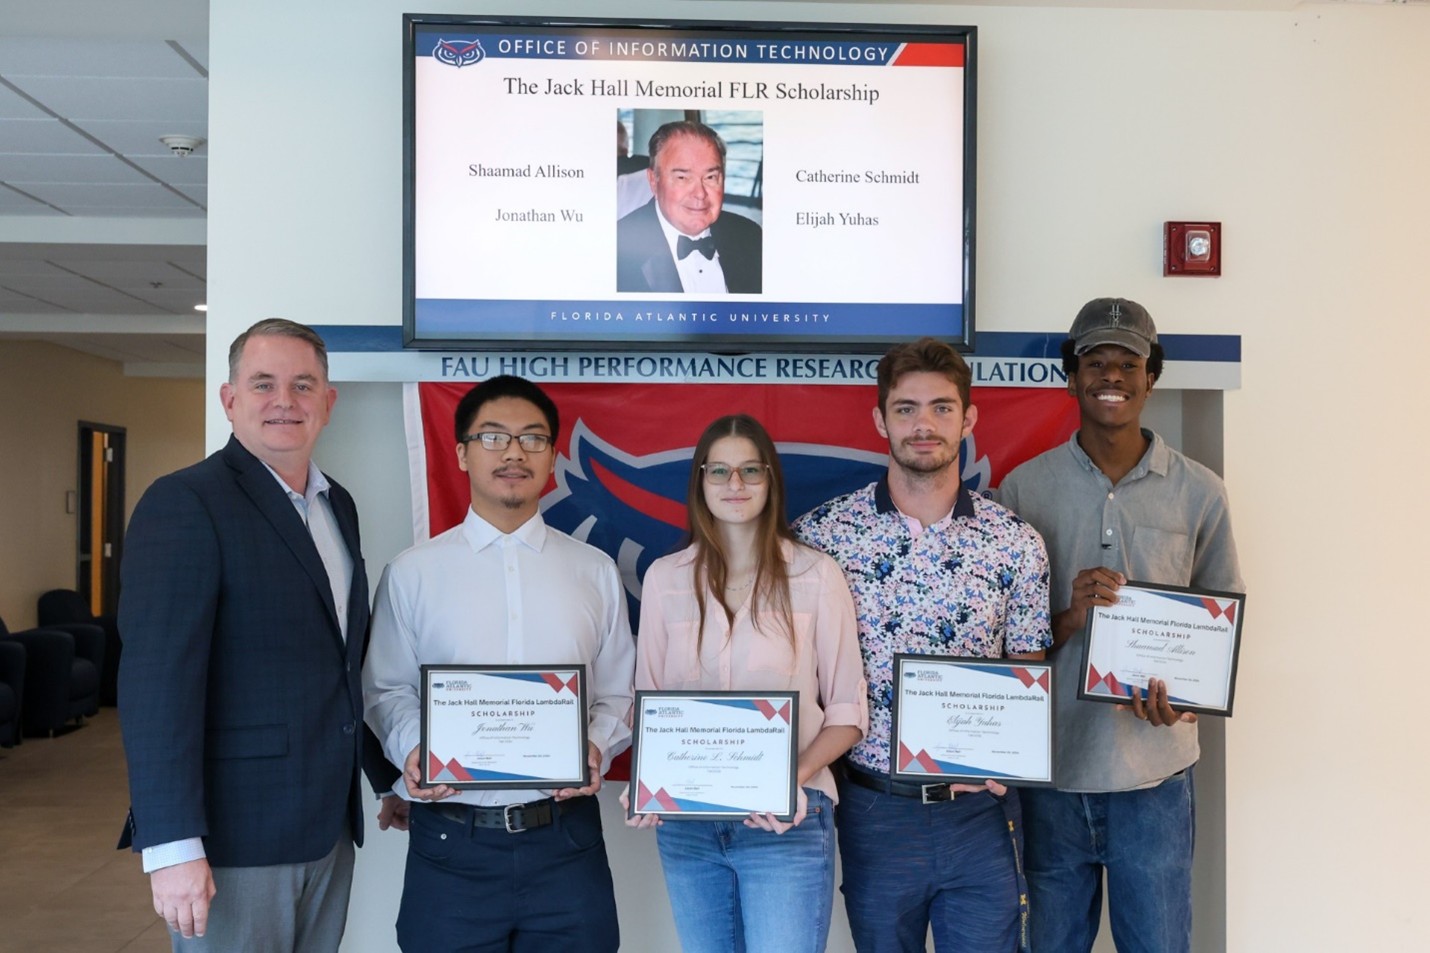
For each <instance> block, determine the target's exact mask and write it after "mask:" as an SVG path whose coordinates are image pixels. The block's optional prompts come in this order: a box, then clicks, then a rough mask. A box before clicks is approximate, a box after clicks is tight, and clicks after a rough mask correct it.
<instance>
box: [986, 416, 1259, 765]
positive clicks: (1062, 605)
mask: <svg viewBox="0 0 1430 953" xmlns="http://www.w3.org/2000/svg"><path fill="white" fill-rule="evenodd" d="M1142 433H1143V434H1144V435H1145V436H1146V437H1147V438H1148V439H1149V440H1150V441H1151V445H1150V446H1148V448H1147V452H1146V453H1144V454H1143V455H1142V459H1141V460H1139V461H1138V463H1137V466H1135V467H1133V469H1132V472H1130V473H1128V474H1127V475H1126V476H1125V477H1123V478H1122V479H1121V480H1120V481H1119V482H1118V483H1117V485H1116V486H1114V485H1113V484H1112V481H1110V480H1109V479H1108V478H1107V477H1106V476H1105V475H1104V474H1103V472H1102V471H1101V470H1099V469H1098V468H1097V466H1096V465H1095V464H1094V463H1093V462H1092V460H1091V458H1089V457H1088V455H1087V454H1086V453H1085V452H1084V451H1083V449H1082V447H1081V446H1079V444H1078V442H1077V434H1073V435H1072V437H1071V438H1069V440H1068V442H1067V443H1065V444H1063V445H1062V446H1059V447H1054V448H1053V449H1051V450H1049V451H1047V452H1046V453H1043V454H1041V455H1039V456H1037V457H1034V458H1033V459H1032V460H1029V461H1028V462H1027V463H1024V464H1023V465H1022V466H1020V467H1018V468H1017V469H1015V470H1014V471H1013V472H1012V473H1010V474H1008V476H1007V477H1005V478H1004V480H1003V483H1002V485H1001V486H1000V487H999V491H998V495H999V499H1000V501H1001V502H1002V503H1003V505H1004V506H1006V507H1008V508H1009V509H1011V510H1012V511H1013V512H1015V513H1017V514H1018V515H1019V516H1021V517H1023V519H1025V520H1027V521H1028V522H1029V523H1031V524H1032V526H1033V528H1034V529H1036V530H1037V531H1038V532H1039V533H1041V534H1042V537H1043V540H1044V542H1045V543H1046V544H1047V547H1048V557H1049V559H1050V561H1051V563H1052V586H1051V601H1052V611H1053V614H1054V615H1056V614H1057V613H1059V612H1061V611H1063V610H1064V609H1066V608H1067V607H1068V606H1069V605H1071V604H1072V581H1073V579H1074V577H1076V576H1077V574H1078V573H1079V572H1081V571H1082V570H1084V569H1091V568H1093V567H1096V566H1105V567H1107V568H1108V569H1114V570H1117V571H1118V572H1121V573H1123V574H1124V575H1126V576H1127V578H1128V579H1133V580H1137V581H1139V582H1149V583H1161V584H1164V585H1173V586H1197V587H1199V588H1203V589H1218V590H1222V591H1225V592H1244V591H1245V588H1244V586H1243V584H1242V581H1241V569H1240V566H1239V565H1238V563H1237V558H1236V541H1235V540H1234V539H1233V538H1232V534H1231V514H1230V511H1229V509H1228V507H1227V497H1226V487H1225V486H1224V485H1223V484H1222V482H1221V479H1220V478H1219V477H1217V475H1216V474H1214V473H1212V472H1211V471H1210V470H1208V469H1207V468H1206V467H1204V466H1202V465H1201V464H1200V463H1197V462H1196V461H1194V460H1190V459H1188V458H1187V457H1185V456H1183V455H1182V454H1181V453H1178V452H1177V451H1176V450H1173V449H1172V448H1171V447H1169V446H1167V444H1166V443H1165V442H1164V441H1163V440H1162V438H1161V437H1159V436H1157V435H1156V434H1155V433H1153V432H1152V431H1150V430H1143V431H1142ZM1086 637H1087V633H1086V630H1085V629H1084V630H1083V631H1080V632H1078V633H1077V634H1076V635H1074V636H1073V637H1072V638H1070V639H1068V641H1067V642H1065V643H1063V645H1062V646H1061V647H1059V648H1058V649H1056V650H1054V651H1053V653H1052V662H1053V679H1054V681H1055V683H1056V685H1057V701H1056V718H1057V759H1058V760H1057V767H1056V782H1057V786H1058V789H1059V790H1062V791H1075V792H1080V793H1102V792H1109V791H1127V790H1133V789H1136V788H1145V787H1151V786H1153V785H1156V784H1159V783H1161V782H1162V781H1163V780H1165V779H1166V778H1168V777H1170V776H1172V775H1173V774H1176V773H1177V772H1179V771H1182V770H1183V769H1185V768H1187V767H1189V766H1190V765H1192V764H1194V763H1195V762H1196V760H1197V758H1198V756H1199V755H1200V751H1201V749H1200V746H1199V744H1198V741H1197V726H1196V725H1195V724H1188V723H1186V722H1182V723H1179V724H1176V725H1172V726H1170V727H1157V726H1155V725H1151V724H1148V723H1147V722H1144V721H1138V720H1137V719H1136V718H1134V717H1132V715H1131V714H1130V713H1129V712H1126V711H1119V710H1118V709H1117V708H1115V707H1114V706H1112V705H1109V704H1106V703H1102V702H1091V701H1079V700H1078V697H1077V688H1078V681H1079V679H1080V678H1081V673H1082V653H1083V642H1084V640H1085V639H1086Z"/></svg>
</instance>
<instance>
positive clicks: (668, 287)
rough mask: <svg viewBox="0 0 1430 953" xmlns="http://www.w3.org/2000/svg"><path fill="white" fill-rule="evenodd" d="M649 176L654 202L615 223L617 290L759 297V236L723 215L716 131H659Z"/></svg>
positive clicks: (681, 126) (686, 127)
mask: <svg viewBox="0 0 1430 953" xmlns="http://www.w3.org/2000/svg"><path fill="white" fill-rule="evenodd" d="M646 176H647V177H648V179H649V180H650V190H651V193H652V194H653V195H654V196H655V197H654V198H653V199H651V200H650V201H649V202H647V203H646V204H645V205H642V206H641V207H640V208H638V209H636V210H635V211H634V212H631V213H630V214H629V215H627V216H625V217H624V218H622V219H621V220H620V221H618V222H617V223H616V290H617V291H660V292H673V293H677V294H678V293H682V292H683V293H686V294H724V293H727V292H729V293H734V294H759V293H760V289H761V286H762V278H761V264H762V262H761V254H762V248H761V246H762V244H763V233H762V232H761V231H760V226H759V225H756V224H755V223H754V222H752V221H750V220H749V219H748V218H745V217H744V216H741V215H735V214H733V213H731V214H727V213H724V212H722V208H723V206H724V204H725V143H724V141H723V140H722V139H721V138H720V136H719V135H718V134H717V133H716V132H715V130H714V129H711V128H710V127H709V126H706V125H704V124H703V123H698V122H668V123H666V124H665V125H663V126H661V127H660V128H659V129H657V130H656V131H655V135H653V136H651V137H650V168H649V169H647V170H646Z"/></svg>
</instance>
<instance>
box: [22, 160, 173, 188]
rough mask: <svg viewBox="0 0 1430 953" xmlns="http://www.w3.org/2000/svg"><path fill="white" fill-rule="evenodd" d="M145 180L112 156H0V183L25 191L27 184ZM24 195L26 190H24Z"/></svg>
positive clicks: (131, 181) (138, 173)
mask: <svg viewBox="0 0 1430 953" xmlns="http://www.w3.org/2000/svg"><path fill="white" fill-rule="evenodd" d="M147 181H149V180H148V179H146V178H144V175H143V174H142V173H140V172H136V171H135V170H134V169H132V168H131V167H130V166H128V165H126V164H125V163H123V162H120V161H119V160H118V159H116V158H115V157H114V156H109V155H93V156H62V155H48V156H39V155H6V154H4V153H0V182H9V183H10V184H11V185H16V186H19V187H20V188H22V189H24V188H26V183H28V182H96V183H106V184H113V183H140V182H147ZM27 191H28V189H27Z"/></svg>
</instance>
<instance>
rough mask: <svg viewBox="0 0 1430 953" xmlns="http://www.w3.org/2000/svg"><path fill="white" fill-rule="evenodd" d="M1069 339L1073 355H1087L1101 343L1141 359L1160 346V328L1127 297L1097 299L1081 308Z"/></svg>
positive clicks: (1145, 310) (1144, 310)
mask: <svg viewBox="0 0 1430 953" xmlns="http://www.w3.org/2000/svg"><path fill="white" fill-rule="evenodd" d="M1068 337H1070V338H1072V339H1073V353H1075V354H1085V353H1086V352H1088V351H1090V350H1092V349H1093V348H1095V347H1098V346H1099V345H1102V344H1116V345H1117V346H1118V347H1125V348H1127V350H1129V351H1131V352H1132V353H1133V354H1136V355H1137V356H1138V357H1149V356H1150V355H1151V354H1152V345H1154V344H1156V343H1157V325H1155V324H1153V323H1152V316H1151V315H1150V314H1148V313H1147V309H1146V308H1144V307H1142V306H1141V305H1140V304H1138V303H1137V302H1135V301H1129V300H1128V299H1126V298H1094V299H1093V300H1091V301H1089V302H1088V303H1087V304H1085V305H1083V306H1082V310H1081V311H1079V312H1078V313H1077V318H1076V319H1074V321H1073V325H1072V330H1071V331H1069V332H1068Z"/></svg>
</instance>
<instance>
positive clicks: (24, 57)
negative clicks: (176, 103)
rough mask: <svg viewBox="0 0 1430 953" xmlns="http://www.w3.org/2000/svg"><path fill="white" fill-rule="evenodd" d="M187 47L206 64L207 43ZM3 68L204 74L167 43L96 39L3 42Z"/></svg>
mask: <svg viewBox="0 0 1430 953" xmlns="http://www.w3.org/2000/svg"><path fill="white" fill-rule="evenodd" d="M193 46H194V47H196V48H197V49H199V50H202V51H203V56H202V57H200V56H199V55H197V53H196V52H195V49H193V48H191V47H190V46H189V44H184V48H185V49H187V50H188V52H189V54H190V55H192V56H193V57H194V58H195V59H197V60H199V61H200V62H203V61H204V60H206V59H207V57H208V49H207V46H208V45H207V44H206V43H202V42H199V43H195V44H193ZM0 63H3V64H4V75H5V76H8V77H12V78H13V77H17V76H105V77H169V78H174V79H188V78H190V77H193V76H197V75H198V74H197V73H195V72H194V68H193V67H192V66H190V65H189V64H188V63H186V62H185V61H184V59H183V57H181V56H179V54H178V53H176V52H175V51H174V50H173V49H172V48H171V47H170V46H169V44H167V43H165V42H164V41H163V40H159V39H152V40H139V39H134V40H119V39H100V38H90V37H32V36H30V37H16V36H5V37H0Z"/></svg>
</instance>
